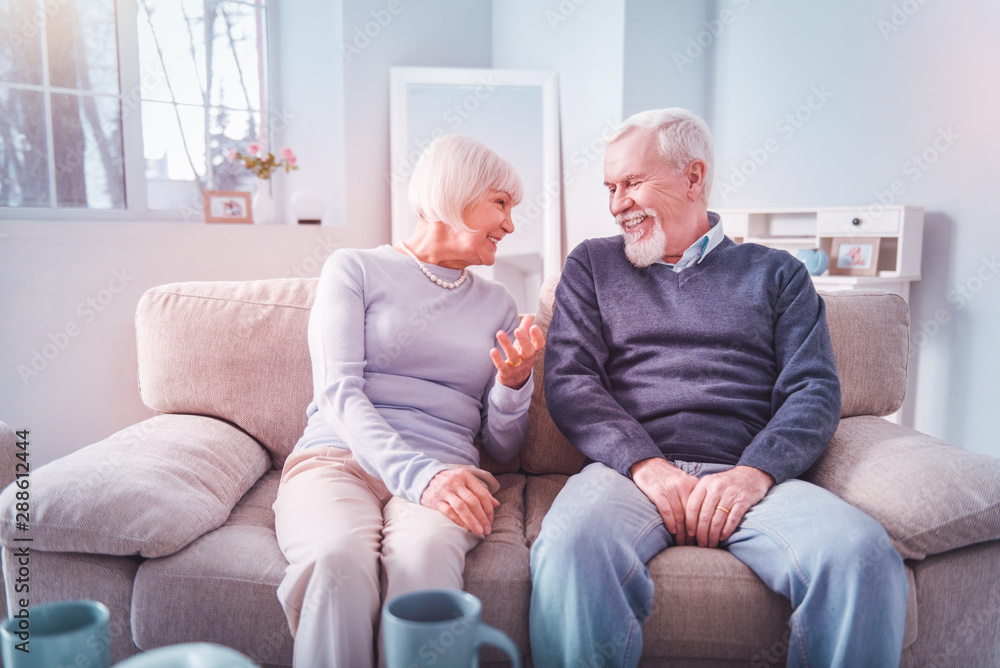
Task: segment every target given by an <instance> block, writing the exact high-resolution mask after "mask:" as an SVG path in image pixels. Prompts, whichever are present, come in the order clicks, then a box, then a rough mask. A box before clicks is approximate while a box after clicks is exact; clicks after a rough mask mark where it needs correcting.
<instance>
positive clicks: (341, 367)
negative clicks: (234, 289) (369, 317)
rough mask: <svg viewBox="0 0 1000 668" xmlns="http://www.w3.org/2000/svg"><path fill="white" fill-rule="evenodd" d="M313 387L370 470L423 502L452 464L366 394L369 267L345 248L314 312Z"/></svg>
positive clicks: (329, 420)
mask: <svg viewBox="0 0 1000 668" xmlns="http://www.w3.org/2000/svg"><path fill="white" fill-rule="evenodd" d="M308 337H309V353H310V355H311V357H312V371H313V390H314V396H315V398H316V403H317V409H318V411H319V413H320V415H321V416H322V418H323V420H324V422H326V424H327V425H328V426H329V427H330V429H332V430H333V432H334V433H335V434H336V435H337V436H338V437H340V439H341V440H342V441H343V442H344V443H345V444H346V445H347V446H348V448H350V450H351V453H352V454H353V455H354V457H355V459H357V460H358V462H359V463H360V464H361V466H362V468H364V470H365V471H367V472H368V473H369V474H371V475H374V476H376V477H378V478H380V479H381V480H382V481H383V482H384V483H385V485H386V487H387V488H388V489H389V491H390V492H392V493H393V494H394V495H399V496H403V497H405V498H407V499H409V500H410V501H413V502H414V503H420V496H421V495H422V494H423V491H424V488H426V487H427V484H428V483H429V482H430V480H431V478H433V477H434V476H435V475H437V474H438V473H439V472H441V471H443V470H445V469H446V468H447V467H446V466H445V465H444V464H443V463H441V462H440V461H438V460H436V459H434V458H431V457H428V456H427V455H425V454H424V453H422V452H418V451H417V450H414V449H413V448H411V447H410V446H408V445H407V444H406V443H405V442H404V440H403V438H402V436H400V434H399V432H398V431H396V430H395V429H393V428H392V427H391V426H390V425H389V424H388V423H387V422H386V421H385V419H384V418H383V417H382V416H381V415H379V413H378V411H377V410H376V409H375V406H374V405H372V402H371V401H370V400H369V399H368V397H367V395H365V392H364V388H365V378H364V370H365V365H366V362H365V299H364V272H363V271H362V269H361V267H360V266H359V265H358V263H357V262H356V261H355V260H354V259H353V258H352V257H351V256H350V255H349V254H348V253H346V252H343V251H336V252H334V253H333V255H331V256H330V258H329V259H327V261H326V263H325V264H324V265H323V270H322V272H321V274H320V279H319V285H318V286H317V288H316V299H315V301H314V302H313V307H312V310H311V311H310V314H309V332H308Z"/></svg>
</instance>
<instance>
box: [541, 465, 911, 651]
mask: <svg viewBox="0 0 1000 668" xmlns="http://www.w3.org/2000/svg"><path fill="white" fill-rule="evenodd" d="M674 464H675V465H677V466H678V467H680V468H681V469H682V470H684V471H686V472H687V473H690V474H691V475H695V476H697V477H699V478H701V477H704V476H706V475H710V474H713V473H719V472H721V471H725V470H726V469H729V468H731V467H730V466H726V465H720V464H697V463H687V462H674ZM673 545H674V539H673V537H672V536H671V535H670V534H669V533H668V532H667V529H666V527H665V526H664V524H663V520H662V518H661V517H660V514H659V513H658V512H657V510H656V507H655V506H654V505H653V504H652V502H651V501H650V500H649V499H648V498H647V497H646V495H645V494H643V493H642V491H641V490H639V488H638V487H636V485H635V483H634V482H632V480H630V479H629V478H627V477H625V476H622V475H620V474H619V473H618V472H616V471H614V470H613V469H610V468H608V467H607V466H604V465H603V464H599V463H594V464H590V465H588V466H587V467H585V468H584V469H583V470H582V471H581V472H580V473H578V474H576V475H574V476H571V477H570V479H569V481H568V482H567V483H566V486H565V487H564V488H563V489H562V491H560V492H559V495H558V496H557V497H556V500H555V502H554V503H553V504H552V508H551V509H550V510H549V512H548V513H547V514H546V516H545V519H544V520H543V521H542V529H541V533H540V534H539V537H538V539H537V540H536V541H535V543H534V545H533V546H532V548H531V579H532V593H531V616H530V620H529V621H530V627H531V652H532V657H533V660H534V663H535V665H536V666H539V668H555V667H556V666H573V668H579V667H580V666H635V665H637V664H638V663H639V657H640V656H641V655H642V624H643V622H645V620H646V618H647V617H648V616H649V611H650V610H651V608H652V604H653V581H652V578H651V577H650V575H649V570H648V569H647V568H646V562H648V561H649V560H650V559H652V558H653V557H654V556H655V555H656V554H657V553H658V552H660V551H661V550H664V549H666V548H668V547H671V546H673ZM720 548H723V549H726V550H728V551H729V552H730V553H731V554H732V555H733V556H735V557H736V558H737V559H739V560H740V561H742V562H743V563H744V564H746V565H747V566H749V567H750V568H751V569H752V570H753V571H754V572H755V573H756V574H757V575H758V576H759V577H760V579H761V580H763V582H764V584H766V585H767V586H768V587H769V588H770V589H771V590H772V591H775V592H777V593H779V594H781V595H782V596H785V597H786V598H788V599H789V601H791V604H792V607H793V609H794V612H793V613H792V617H791V621H790V626H791V638H790V644H789V648H788V659H787V660H788V666H816V667H820V666H824V667H826V666H847V667H850V668H855V667H864V666H877V667H882V666H898V665H899V660H900V655H901V653H902V650H903V629H904V623H905V619H906V595H907V582H906V572H905V569H904V567H903V560H902V558H900V556H899V553H897V552H896V550H894V549H893V548H892V547H891V546H890V543H889V538H888V535H887V534H886V532H885V530H884V529H883V528H882V526H881V525H880V524H879V523H878V522H876V521H875V520H874V519H872V518H871V517H870V516H868V515H867V514H865V513H864V512H862V511H861V510H859V509H857V508H855V507H854V506H851V505H850V504H848V503H846V502H845V501H843V500H841V499H840V498H838V497H837V496H836V495H834V494H832V493H831V492H828V491H826V490H824V489H822V488H821V487H818V486H816V485H813V484H810V483H807V482H804V481H802V480H788V481H785V482H783V483H781V484H778V485H775V486H774V487H772V488H771V490H770V491H769V492H768V494H767V496H765V497H764V498H763V499H762V500H761V502H760V503H758V504H757V505H756V506H754V507H753V508H751V509H750V511H749V512H747V514H746V515H745V516H744V518H743V522H742V524H741V525H740V527H739V528H738V529H737V530H736V532H734V533H733V535H732V536H731V537H730V538H729V539H728V540H727V541H725V542H724V543H722V544H720ZM703 549H707V548H703ZM677 614H683V611H678V612H677ZM748 614H752V612H748Z"/></svg>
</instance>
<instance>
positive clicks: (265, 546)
mask: <svg viewBox="0 0 1000 668" xmlns="http://www.w3.org/2000/svg"><path fill="white" fill-rule="evenodd" d="M278 480H279V472H278V471H276V470H272V471H270V472H268V473H267V474H266V475H265V476H264V477H263V478H261V479H260V481H258V482H257V484H256V485H254V486H253V488H252V489H250V491H249V492H247V494H246V495H245V496H244V497H243V499H241V500H240V502H239V503H238V504H237V505H236V508H234V510H233V513H232V516H231V517H230V518H229V520H227V522H226V523H225V524H224V525H223V526H221V527H219V528H218V529H216V530H214V531H211V532H209V533H207V534H205V535H204V536H202V537H201V538H199V539H198V540H196V541H194V542H193V543H191V544H190V545H189V546H188V547H186V548H185V549H183V550H181V551H180V552H177V553H176V554H172V555H170V556H167V557H162V558H159V559H150V560H148V561H146V562H144V563H143V564H142V565H141V566H140V567H139V570H138V572H137V573H136V577H135V588H134V591H133V594H132V633H133V637H134V639H135V644H136V645H137V646H139V647H140V648H141V649H143V650H150V649H154V648H156V647H163V646H165V645H172V644H176V643H185V642H215V643H219V644H222V645H226V646H228V647H232V648H233V649H235V650H237V651H239V652H242V653H244V654H246V655H247V656H249V657H250V658H251V659H253V660H254V661H255V662H257V663H260V664H291V659H292V637H291V634H290V633H289V631H288V623H287V621H286V620H285V613H284V612H283V611H282V609H281V605H280V604H279V603H278V598H277V596H276V594H275V591H276V589H277V587H278V583H279V582H281V578H282V577H283V576H284V573H285V566H286V565H287V562H286V561H285V558H284V556H283V555H282V554H281V550H280V549H279V548H278V542H277V540H276V539H275V536H274V512H273V511H272V510H271V503H273V501H274V498H275V495H276V493H277V489H278Z"/></svg>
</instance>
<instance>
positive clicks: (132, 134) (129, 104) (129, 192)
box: [0, 0, 280, 225]
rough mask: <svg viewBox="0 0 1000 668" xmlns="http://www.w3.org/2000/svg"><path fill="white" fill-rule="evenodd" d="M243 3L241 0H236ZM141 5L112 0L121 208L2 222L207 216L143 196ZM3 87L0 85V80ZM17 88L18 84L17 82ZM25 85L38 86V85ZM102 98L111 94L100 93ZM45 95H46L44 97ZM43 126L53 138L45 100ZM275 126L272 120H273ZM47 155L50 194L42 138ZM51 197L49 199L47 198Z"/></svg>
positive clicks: (53, 211)
mask: <svg viewBox="0 0 1000 668" xmlns="http://www.w3.org/2000/svg"><path fill="white" fill-rule="evenodd" d="M237 1H241V0H237ZM242 1H243V3H244V4H248V5H250V4H253V5H256V4H260V2H259V0H242ZM278 4H279V3H278V2H275V1H274V0H271V1H269V2H266V7H265V16H266V29H267V63H266V68H267V72H266V74H265V78H264V79H265V80H264V88H263V89H264V90H265V94H266V96H267V105H266V106H267V108H266V109H261V111H260V114H261V119H262V122H268V118H269V116H270V110H271V109H275V108H277V105H278V104H279V102H278V100H277V99H276V97H275V91H276V89H277V86H276V85H275V84H274V76H273V73H274V72H277V71H278V70H277V55H276V51H277V49H276V48H275V46H274V36H275V35H277V34H278V18H277V7H278ZM138 17H139V3H138V0H115V20H116V23H117V25H116V28H117V33H118V78H119V86H120V88H119V93H118V96H117V97H118V100H119V102H120V104H121V121H122V160H123V162H124V170H123V174H124V177H125V208H124V209H83V208H58V207H28V206H25V207H0V220H17V221H57V222H66V221H81V222H138V223H186V224H197V225H200V224H203V223H204V222H205V214H204V211H203V210H202V209H201V207H196V208H194V207H193V208H191V209H189V210H180V211H150V210H149V201H148V198H147V184H146V158H145V155H144V152H143V139H142V86H141V81H142V79H141V76H142V74H141V69H140V65H139V29H138V24H137V21H138ZM42 53H43V63H42V64H43V67H47V63H48V55H47V52H46V50H45V49H42ZM0 85H3V84H0ZM16 87H17V88H22V86H20V85H18V86H16ZM25 88H31V89H36V88H37V89H42V88H43V87H39V86H30V87H25ZM44 89H45V90H47V91H48V92H49V93H58V92H63V91H60V89H59V88H58V87H54V86H51V85H50V86H47V87H45V88H44ZM101 96H104V97H115V96H114V95H109V94H102V95H101ZM47 99H48V98H47ZM45 111H46V119H45V123H46V130H47V132H49V133H50V134H49V137H51V132H52V113H51V104H50V103H49V102H46V105H45ZM272 125H273V124H272ZM276 135H277V136H274V137H271V136H270V129H269V137H268V143H269V144H271V145H277V143H276V142H279V140H280V133H276ZM46 144H47V148H46V151H47V153H48V159H49V165H50V169H49V187H50V188H51V189H53V191H52V192H53V194H54V192H55V191H54V188H55V184H54V178H55V177H54V174H55V172H54V170H53V169H52V168H51V165H52V164H53V162H54V157H53V155H52V149H51V146H52V142H51V140H48V141H47V142H46ZM50 201H51V199H50Z"/></svg>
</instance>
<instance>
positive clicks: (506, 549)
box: [463, 474, 531, 661]
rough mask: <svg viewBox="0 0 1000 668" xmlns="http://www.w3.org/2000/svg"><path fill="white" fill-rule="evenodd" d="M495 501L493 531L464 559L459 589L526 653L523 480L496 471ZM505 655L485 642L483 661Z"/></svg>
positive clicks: (527, 568) (527, 595) (528, 591)
mask: <svg viewBox="0 0 1000 668" xmlns="http://www.w3.org/2000/svg"><path fill="white" fill-rule="evenodd" d="M497 481H499V483H500V491H498V492H497V493H496V495H495V496H496V498H497V500H498V501H499V502H500V505H499V506H498V507H497V509H496V514H495V515H494V519H493V531H492V533H490V535H489V536H487V537H486V540H484V541H483V542H482V543H480V544H479V545H478V546H477V547H475V548H474V549H473V550H472V551H471V552H469V554H468V555H467V556H466V559H465V572H464V573H463V578H464V581H465V591H467V592H469V593H470V594H472V595H474V596H477V597H479V599H480V600H481V601H483V621H484V622H486V623H487V624H489V625H491V626H495V627H496V628H498V629H500V630H501V631H503V632H504V633H506V634H507V635H508V636H510V638H511V640H513V641H514V644H515V645H517V646H518V648H520V650H521V653H522V654H523V655H527V654H528V652H529V647H528V618H527V615H526V612H527V610H528V607H529V604H530V601H531V569H530V566H529V561H528V546H527V545H526V544H525V542H524V483H525V479H524V476H522V475H517V474H505V475H499V476H497ZM505 656H506V655H505V654H503V653H502V652H500V651H499V650H497V649H495V648H492V647H488V648H486V649H484V650H483V658H484V660H485V661H500V660H502V659H503V658H504V657H505Z"/></svg>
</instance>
